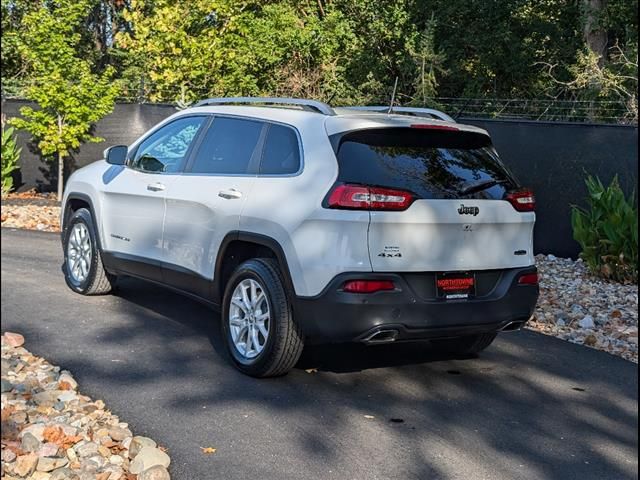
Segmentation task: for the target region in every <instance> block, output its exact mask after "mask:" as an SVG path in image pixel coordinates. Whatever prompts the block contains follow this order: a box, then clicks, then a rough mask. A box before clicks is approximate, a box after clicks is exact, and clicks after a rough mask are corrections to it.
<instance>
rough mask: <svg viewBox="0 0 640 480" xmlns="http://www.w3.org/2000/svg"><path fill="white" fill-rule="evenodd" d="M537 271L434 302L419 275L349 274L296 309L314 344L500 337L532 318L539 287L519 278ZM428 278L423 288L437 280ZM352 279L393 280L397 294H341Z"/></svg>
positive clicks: (513, 272)
mask: <svg viewBox="0 0 640 480" xmlns="http://www.w3.org/2000/svg"><path fill="white" fill-rule="evenodd" d="M535 271H536V268H535V267H534V266H531V267H524V268H514V269H507V270H502V271H494V272H491V273H492V275H493V276H494V281H493V282H492V284H491V285H492V286H491V288H488V289H486V290H485V291H483V292H482V295H481V296H478V297H475V298H473V299H468V300H443V299H438V298H434V297H430V296H429V289H428V288H426V289H425V288H418V287H420V282H417V281H416V279H415V274H411V275H405V274H395V273H382V274H375V273H369V274H364V275H363V274H362V273H345V274H341V275H338V276H337V277H335V278H334V279H333V280H332V281H331V283H330V284H329V285H328V286H327V287H326V288H325V289H324V291H323V292H322V293H321V294H320V295H318V296H316V297H297V298H296V299H295V301H294V305H293V308H294V314H295V316H296V319H297V320H298V322H299V324H300V326H301V328H302V330H303V332H304V334H305V336H306V338H307V340H308V342H309V343H330V342H350V341H368V339H370V338H371V337H372V335H374V334H375V333H376V332H378V331H380V330H391V331H394V332H395V333H393V337H394V339H395V340H420V339H429V338H446V337H456V336H462V335H473V334H479V333H489V332H497V331H500V330H502V329H504V328H505V327H507V326H510V325H511V324H514V322H515V324H514V325H513V326H514V327H519V326H520V323H521V324H522V325H523V324H524V322H526V321H527V320H528V319H529V318H530V317H531V314H532V313H533V311H534V309H535V305H536V302H537V300H538V287H537V286H535V285H519V284H518V278H519V277H520V276H521V275H523V274H526V273H532V272H535ZM430 275H431V276H430ZM424 276H425V277H424V278H425V279H426V280H424V281H422V283H423V284H424V283H425V282H426V283H428V282H430V281H431V279H432V278H433V274H429V273H425V274H424ZM352 279H371V280H374V279H375V280H392V281H393V282H394V283H395V285H396V287H397V288H396V290H394V291H389V292H377V293H373V294H354V293H346V292H344V291H342V290H341V287H342V285H343V284H344V282H345V281H347V280H352ZM425 292H427V293H426V294H425Z"/></svg>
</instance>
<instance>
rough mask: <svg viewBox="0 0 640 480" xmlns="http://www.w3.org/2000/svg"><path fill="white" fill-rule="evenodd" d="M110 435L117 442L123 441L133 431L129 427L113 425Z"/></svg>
mask: <svg viewBox="0 0 640 480" xmlns="http://www.w3.org/2000/svg"><path fill="white" fill-rule="evenodd" d="M109 436H110V437H111V438H112V439H114V440H115V441H116V442H121V441H123V440H124V439H125V438H127V437H130V436H132V433H131V430H129V429H128V428H121V427H111V428H110V429H109Z"/></svg>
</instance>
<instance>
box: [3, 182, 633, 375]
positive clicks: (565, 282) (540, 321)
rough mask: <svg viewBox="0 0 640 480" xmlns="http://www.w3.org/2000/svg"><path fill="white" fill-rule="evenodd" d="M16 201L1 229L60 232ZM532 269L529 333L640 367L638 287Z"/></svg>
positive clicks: (559, 264) (552, 260) (39, 211)
mask: <svg viewBox="0 0 640 480" xmlns="http://www.w3.org/2000/svg"><path fill="white" fill-rule="evenodd" d="M19 195H22V196H21V197H17V196H14V197H9V198H7V199H3V205H2V226H3V227H9V228H26V229H30V230H41V231H47V232H59V231H60V223H59V218H60V207H59V206H56V205H55V202H54V203H53V204H51V202H53V200H52V197H51V196H42V195H37V194H34V195H32V196H29V195H25V194H19ZM16 202H17V203H16ZM25 202H26V203H25ZM29 202H31V203H29ZM33 202H36V203H33ZM38 202H48V203H49V205H47V206H41V205H39V204H38ZM536 264H537V265H538V269H539V271H540V287H541V288H540V300H539V302H538V307H537V309H536V313H535V318H534V319H533V320H532V321H531V322H529V323H528V324H527V328H529V329H531V330H535V331H537V332H542V333H544V334H547V335H552V336H555V337H558V338H561V339H563V340H567V341H569V342H573V343H578V344H583V345H587V346H589V347H593V348H596V349H598V350H604V351H606V352H609V353H612V354H614V355H619V356H621V357H623V358H625V359H627V360H630V361H632V362H635V363H638V286H637V285H621V284H618V283H610V282H606V281H604V280H601V279H599V278H596V277H594V276H592V275H590V274H589V272H588V271H587V268H586V266H585V264H584V263H583V262H582V261H581V260H577V261H576V260H572V259H568V258H557V257H555V256H553V255H538V256H536Z"/></svg>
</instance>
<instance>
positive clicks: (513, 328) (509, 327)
mask: <svg viewBox="0 0 640 480" xmlns="http://www.w3.org/2000/svg"><path fill="white" fill-rule="evenodd" d="M525 323H526V322H525V321H523V320H517V321H515V322H509V323H507V324H506V325H505V326H504V327H502V328H501V329H500V331H501V332H517V331H518V330H521V329H522V327H524V324H525Z"/></svg>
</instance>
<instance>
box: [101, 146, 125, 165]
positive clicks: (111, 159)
mask: <svg viewBox="0 0 640 480" xmlns="http://www.w3.org/2000/svg"><path fill="white" fill-rule="evenodd" d="M127 151H128V148H127V146H126V145H115V146H113V147H109V148H107V149H106V150H105V151H104V159H105V160H106V161H107V163H110V164H111V165H124V164H125V163H126V161H127Z"/></svg>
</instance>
